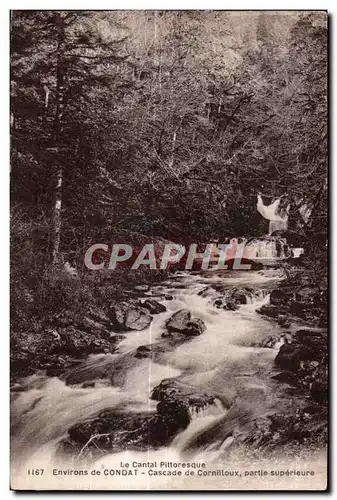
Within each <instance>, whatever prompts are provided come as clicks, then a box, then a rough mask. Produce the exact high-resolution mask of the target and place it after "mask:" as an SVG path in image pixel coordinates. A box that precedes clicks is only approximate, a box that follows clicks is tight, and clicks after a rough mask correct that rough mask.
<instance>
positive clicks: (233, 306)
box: [223, 300, 239, 311]
mask: <svg viewBox="0 0 337 500" xmlns="http://www.w3.org/2000/svg"><path fill="white" fill-rule="evenodd" d="M223 308H224V309H226V310H227V311H236V310H237V309H239V306H238V305H237V304H235V302H233V301H232V300H228V301H227V302H226V304H225V305H224V306H223Z"/></svg>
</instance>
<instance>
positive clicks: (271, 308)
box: [256, 304, 287, 318]
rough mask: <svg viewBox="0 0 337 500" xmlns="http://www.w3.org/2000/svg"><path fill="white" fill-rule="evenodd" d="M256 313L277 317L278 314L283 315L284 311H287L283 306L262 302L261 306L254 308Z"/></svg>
mask: <svg viewBox="0 0 337 500" xmlns="http://www.w3.org/2000/svg"><path fill="white" fill-rule="evenodd" d="M256 312H257V313H258V314H263V315H265V316H269V318H278V317H279V315H282V316H283V317H284V315H285V313H287V308H286V307H284V306H275V305H272V304H264V305H263V306H261V307H259V308H258V309H256Z"/></svg>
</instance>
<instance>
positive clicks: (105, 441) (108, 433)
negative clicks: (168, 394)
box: [62, 402, 190, 458]
mask: <svg viewBox="0 0 337 500" xmlns="http://www.w3.org/2000/svg"><path fill="white" fill-rule="evenodd" d="M158 407H159V408H158V410H157V413H155V414H151V413H150V414H149V413H130V414H126V413H119V412H116V411H113V410H107V411H105V412H102V413H101V414H100V415H99V416H98V417H97V418H94V419H91V420H89V421H86V422H82V423H79V424H76V425H74V426H73V427H71V428H70V429H69V431H68V438H67V439H66V440H64V442H63V443H62V448H63V449H62V451H63V452H66V453H67V454H68V455H70V456H73V457H76V456H77V458H81V457H79V455H81V454H83V446H84V445H86V446H85V453H84V456H83V457H82V458H86V457H87V458H92V457H93V456H96V455H97V451H98V450H99V454H100V455H102V454H103V453H111V452H118V451H124V450H125V449H126V448H127V449H129V450H144V449H149V448H153V449H156V448H158V447H162V446H165V445H168V444H169V443H170V442H171V441H172V439H173V438H174V437H175V436H176V434H177V433H178V432H179V431H181V430H183V429H185V428H186V427H187V425H188V424H189V422H190V417H189V413H188V410H187V409H186V408H185V407H184V406H183V405H181V404H180V403H176V402H162V403H159V404H158ZM80 450H82V451H80Z"/></svg>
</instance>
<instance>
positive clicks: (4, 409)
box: [0, 0, 337, 499]
mask: <svg viewBox="0 0 337 500" xmlns="http://www.w3.org/2000/svg"><path fill="white" fill-rule="evenodd" d="M233 7H235V10H255V9H257V10H258V9H268V10H274V9H275V10H277V9H282V10H293V9H301V10H310V9H316V10H325V9H327V10H328V11H329V13H330V14H331V15H332V16H333V14H334V13H336V7H335V3H333V2H332V0H328V1H325V2H324V3H323V2H317V1H312V0H296V1H295V0H283V1H282V2H277V1H274V0H259V1H255V2H249V1H243V0H236V1H235V2H233V3H231V2H221V1H220V0H217V1H215V0H213V1H212V0H208V1H205V0H203V1H201V0H193V1H192V0H169V1H168V0H166V1H163V0H162V1H153V0H143V1H142V2H139V1H135V0H124V1H123V2H122V1H119V0H118V1H114V2H112V1H111V0H110V1H108V0H96V1H95V2H92V1H88V0H71V1H69V0H68V1H65V0H49V1H48V2H46V1H36V2H30V1H29V0H15V1H14V0H13V1H9V2H7V1H4V0H3V2H2V4H1V7H0V12H1V25H0V36H1V53H0V54H1V64H0V68H1V93H0V96H1V101H0V102H1V131H0V140H1V152H2V158H1V159H2V161H1V168H0V176H1V177H0V188H1V191H2V192H1V196H0V203H1V206H0V235H1V236H2V239H1V245H0V251H1V260H0V262H1V280H0V283H1V298H0V307H1V315H0V318H1V326H2V328H1V335H2V339H1V348H0V349H1V353H2V355H3V360H2V363H1V364H0V367H1V374H0V381H1V384H2V386H3V391H2V392H1V411H0V415H1V424H2V425H1V431H0V432H1V434H0V435H1V448H0V450H1V462H0V473H1V475H0V481H1V482H0V491H1V493H2V495H1V498H10V497H12V496H13V495H14V493H13V492H10V491H9V489H8V488H9V461H8V450H9V439H8V415H9V406H8V400H9V398H8V384H9V352H8V337H9V335H8V331H9V313H8V290H9V278H8V274H9V252H8V248H9V239H8V236H7V235H8V227H9V226H8V220H9V217H8V213H9V208H8V207H9V194H8V182H9V175H8V165H9V116H8V115H9V113H8V111H9V85H8V83H9V10H10V9H36V10H39V9H50V10H53V9H64V10H67V9H78V10H81V9H84V10H95V9H106V10H110V9H114V10H115V9H116V10H117V9H170V10H172V9H177V10H178V9H185V10H188V9H200V10H205V9H208V10H213V9H218V10H231V9H233ZM334 21H335V19H334V20H330V30H331V31H332V29H333V24H334ZM330 41H331V47H330V54H334V56H336V37H334V36H332V33H330ZM332 60H333V57H331V63H330V64H331V79H332V80H331V82H330V93H332V90H333V88H334V84H335V82H336V78H335V76H336V64H335V65H332ZM330 106H331V108H330V123H331V124H332V122H333V119H334V118H335V117H336V103H335V101H333V100H332V98H331V101H330ZM335 144H337V137H336V128H335V129H334V130H333V133H332V134H331V138H330V172H331V175H330V182H331V185H330V197H331V203H333V202H334V200H333V197H334V195H335V194H336V193H337V175H332V173H333V170H334V169H335V168H336V166H335V161H334V155H333V151H332V145H335ZM336 206H337V204H336V203H333V206H331V210H332V211H331V213H330V221H331V226H330V227H331V234H330V238H332V239H331V243H330V245H331V247H330V251H331V258H332V257H334V256H335V252H334V250H336V248H337V246H336V243H337V242H336V238H337V236H336V235H337V231H336V230H335V229H337V228H335V226H336V225H337V209H336ZM334 230H335V231H334ZM331 264H332V263H331ZM334 283H337V269H336V267H335V266H333V267H332V272H331V276H330V286H331V293H332V291H333V290H332V288H333V284H334ZM335 300H336V302H337V297H336V295H335V294H333V297H332V299H331V314H332V313H333V311H334V309H336V307H337V303H335ZM335 305H336V307H334V306H335ZM331 319H332V318H331ZM333 326H334V322H332V323H331V325H330V338H331V344H332V346H333V353H331V354H332V356H331V361H330V369H331V371H332V377H331V379H330V385H331V399H332V404H331V407H330V420H331V424H332V418H331V416H332V415H336V411H335V410H336V402H337V397H335V391H334V388H335V387H337V369H333V364H334V359H335V358H333V355H334V354H335V347H336V342H332V341H333V334H334V331H333ZM331 434H332V437H333V443H332V441H331V446H332V448H333V450H331V451H334V449H335V446H334V445H335V444H336V435H337V433H336V431H335V432H334V433H331ZM333 458H334V453H333V455H332V454H331V457H330V459H331V463H330V482H331V485H332V487H333V486H334V482H335V481H334V478H336V477H337V463H336V462H335V460H334V459H333ZM111 493H112V494H113V496H114V498H116V497H118V498H126V497H129V496H133V495H134V494H132V493H129V494H114V493H113V492H111ZM78 494H79V493H77V495H78ZM173 494H174V493H172V495H173ZM225 494H227V495H228V494H229V495H230V493H225ZM270 494H272V492H270ZM21 495H22V494H21ZM30 495H34V492H31V493H30ZM47 495H48V493H40V494H39V498H46V497H47ZM152 495H153V494H152ZM190 495H193V493H190ZM190 495H189V496H190ZM91 496H92V497H98V496H101V494H100V493H94V492H93V493H91ZM142 496H143V495H142ZM247 496H248V497H249V496H251V497H252V498H254V496H255V495H254V494H249V493H242V494H235V497H236V498H239V497H247ZM281 496H286V498H287V499H291V498H297V497H298V493H297V494H296V493H294V494H289V493H285V494H282V495H281ZM74 497H75V494H74V493H71V492H69V493H63V498H74ZM198 497H199V498H208V497H209V498H211V497H212V498H214V494H210V493H207V492H206V493H204V494H202V495H198Z"/></svg>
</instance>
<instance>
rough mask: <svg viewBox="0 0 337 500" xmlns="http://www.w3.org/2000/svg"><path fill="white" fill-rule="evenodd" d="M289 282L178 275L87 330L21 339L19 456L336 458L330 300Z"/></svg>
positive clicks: (104, 314)
mask: <svg viewBox="0 0 337 500" xmlns="http://www.w3.org/2000/svg"><path fill="white" fill-rule="evenodd" d="M282 283H283V282H282V276H281V275H280V273H279V272H277V271H270V272H268V271H252V272H250V273H241V274H240V272H230V273H229V274H228V275H227V278H226V279H225V278H224V277H223V275H221V274H220V273H218V274H217V273H214V272H208V273H203V274H196V275H193V274H190V275H187V274H183V273H178V274H176V275H174V276H173V277H172V278H171V279H170V280H168V281H167V282H165V283H162V284H158V285H156V286H153V287H151V288H150V287H148V286H147V285H144V286H140V287H138V288H137V287H136V288H135V290H134V292H135V293H134V294H133V297H132V298H130V299H128V300H123V301H118V302H117V301H115V302H114V303H111V304H109V305H108V307H106V308H104V309H103V308H102V310H97V309H95V310H91V309H89V310H88V314H87V315H86V316H84V317H82V318H79V319H78V320H77V322H76V323H74V321H70V319H68V318H66V317H51V318H48V319H46V324H45V328H44V331H43V332H32V333H28V334H27V332H21V333H20V332H19V334H18V335H16V337H15V342H14V344H13V346H12V360H11V362H12V375H13V383H12V399H13V409H12V441H13V450H14V451H13V453H14V454H15V453H16V454H17V456H18V457H19V456H20V457H22V455H25V453H27V450H25V447H26V448H27V449H29V447H33V448H34V449H36V450H38V449H39V447H41V446H46V445H47V444H48V443H50V446H51V448H50V452H51V453H52V454H53V457H54V458H53V460H56V461H57V460H59V461H60V460H61V461H62V460H65V459H69V458H71V460H75V462H78V463H82V462H83V461H84V462H85V463H88V462H92V461H94V460H97V459H98V458H100V457H101V456H104V455H111V454H115V453H119V452H121V451H123V450H126V449H127V450H134V451H145V450H148V449H152V450H159V449H162V448H163V447H172V446H177V443H178V448H179V449H180V451H181V453H182V454H184V453H188V454H192V455H193V454H195V453H196V452H197V451H199V452H200V450H207V449H209V450H218V452H219V453H220V454H221V453H225V451H226V454H227V455H230V454H231V453H237V450H240V449H249V451H250V453H252V454H253V455H254V453H255V454H256V455H257V456H261V454H267V455H268V454H273V453H280V452H281V453H292V454H293V453H294V450H295V452H296V453H297V452H298V453H299V452H301V453H302V451H303V450H305V449H309V448H312V447H314V448H321V447H324V446H325V444H326V441H327V409H326V404H327V394H328V391H327V332H326V329H325V327H324V324H323V321H322V320H323V312H322V300H320V297H319V294H318V293H317V292H315V291H314V290H311V291H309V288H307V289H305V290H302V291H301V292H297V293H296V294H294V293H293V291H292V290H291V289H289V288H285V287H284V286H283V285H282ZM313 305H314V307H313ZM51 405H54V411H53V410H52V409H51ZM60 412H64V413H66V414H67V415H63V414H61V413H60ZM48 418H49V419H50V418H54V419H58V420H57V423H56V422H54V424H53V426H52V428H51V429H50V420H48ZM196 420H198V422H199V427H198V430H193V429H194V426H195V424H194V422H195V421H196ZM201 424H202V425H201ZM191 429H192V431H191ZM186 433H187V435H188V438H187V437H185V436H186ZM180 436H182V437H180ZM179 439H180V444H179ZM51 443H52V444H51ZM224 450H225V451H224ZM20 462H21V458H20Z"/></svg>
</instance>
